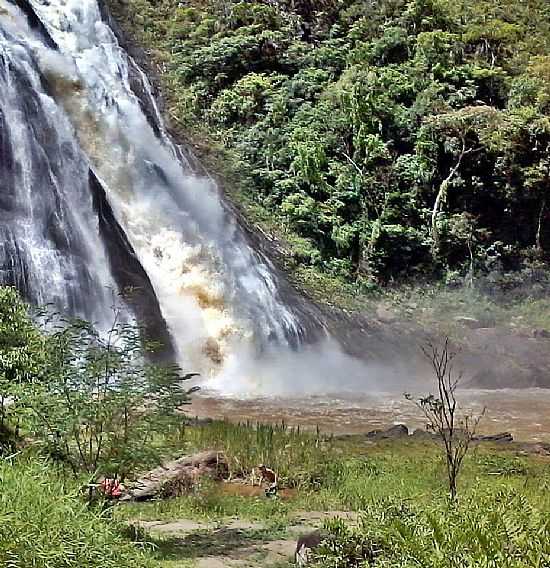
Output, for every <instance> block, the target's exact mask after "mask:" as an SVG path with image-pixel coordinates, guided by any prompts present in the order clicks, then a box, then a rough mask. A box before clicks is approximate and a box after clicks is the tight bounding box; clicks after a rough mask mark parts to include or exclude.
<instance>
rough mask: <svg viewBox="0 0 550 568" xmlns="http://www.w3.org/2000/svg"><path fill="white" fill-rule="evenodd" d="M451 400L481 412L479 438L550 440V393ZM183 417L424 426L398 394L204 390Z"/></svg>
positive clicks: (484, 393)
mask: <svg viewBox="0 0 550 568" xmlns="http://www.w3.org/2000/svg"><path fill="white" fill-rule="evenodd" d="M412 394H413V395H414V394H415V393H414V392H413V393H412ZM457 399H458V400H459V403H460V404H461V407H462V408H463V409H464V411H465V412H468V413H470V412H471V413H480V412H481V411H482V410H483V408H485V409H486V410H485V415H484V417H483V419H482V422H481V423H480V427H479V431H480V432H481V433H483V434H495V433H497V432H504V431H508V432H511V433H512V434H513V436H514V439H516V440H521V441H546V442H550V389H521V390H516V389H505V390H463V391H459V392H458V393H457ZM188 414H189V415H190V416H197V417H199V418H216V419H227V420H229V421H232V422H242V421H247V420H250V421H252V422H264V423H268V422H269V423H274V422H281V421H285V423H287V424H288V425H291V426H297V425H300V426H302V427H305V428H312V429H313V428H316V427H319V429H320V430H321V431H322V432H325V433H334V434H358V433H364V432H368V431H370V430H374V429H377V428H387V427H389V426H391V425H393V424H406V425H407V426H408V427H409V428H410V429H415V428H424V427H425V423H426V421H425V419H423V418H422V414H421V413H420V411H419V410H418V409H417V408H416V407H415V406H414V404H412V403H411V402H408V401H407V400H405V398H404V396H403V394H402V393H399V392H391V393H390V392H385V393H384V392H380V393H371V394H361V395H357V394H345V395H341V396H321V395H312V396H308V397H296V398H292V397H288V398H286V397H261V398H228V397H222V396H220V395H219V394H218V393H215V392H208V391H204V392H202V393H201V394H200V395H199V396H195V398H194V400H193V403H192V404H191V405H190V407H188Z"/></svg>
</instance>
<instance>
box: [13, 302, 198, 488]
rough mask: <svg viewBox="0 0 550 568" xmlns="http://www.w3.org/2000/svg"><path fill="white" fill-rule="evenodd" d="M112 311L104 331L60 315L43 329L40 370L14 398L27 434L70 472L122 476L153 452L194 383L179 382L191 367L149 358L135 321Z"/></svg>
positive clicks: (157, 452) (177, 419) (154, 456)
mask: <svg viewBox="0 0 550 568" xmlns="http://www.w3.org/2000/svg"><path fill="white" fill-rule="evenodd" d="M113 313H114V318H113V323H112V326H111V328H110V329H109V330H108V331H107V332H106V333H105V332H100V331H98V330H97V329H96V328H95V327H94V326H93V325H91V324H89V323H87V322H85V321H81V320H73V321H65V320H62V319H60V320H59V321H58V322H57V324H56V326H55V328H54V329H53V332H51V333H49V335H48V336H47V354H48V357H47V359H46V362H45V365H44V369H43V373H42V376H41V377H40V380H37V381H34V382H33V384H32V385H31V386H30V387H29V388H27V389H25V392H24V393H23V394H24V396H23V397H22V399H21V404H22V405H23V406H24V408H25V410H26V413H27V416H26V419H27V423H28V424H29V428H30V431H31V434H32V436H33V437H34V438H35V439H37V440H40V441H41V442H42V443H43V445H44V446H45V447H46V448H47V450H48V451H49V453H50V454H51V455H52V456H54V457H56V458H58V459H60V460H62V461H63V462H64V463H67V464H68V465H69V466H70V467H71V469H72V470H73V472H75V473H77V472H79V471H85V472H87V473H89V474H90V475H92V476H96V475H99V474H102V475H116V476H118V477H119V478H122V479H123V478H124V477H125V476H126V475H128V474H129V473H130V472H132V471H133V470H134V469H135V468H136V467H137V466H138V465H139V466H140V467H141V466H143V465H144V463H148V462H156V461H158V460H159V458H160V457H161V453H162V451H163V449H164V448H163V447H162V446H161V445H159V440H160V439H161V436H162V435H164V434H166V432H168V431H170V429H171V428H172V427H173V426H179V425H181V422H182V420H183V414H182V410H181V409H182V406H183V405H184V404H186V403H187V402H188V401H189V396H190V394H191V393H192V392H194V391H195V390H196V388H192V389H185V388H183V384H182V382H183V381H185V380H186V379H188V378H191V377H192V376H194V374H193V373H191V374H188V375H184V376H182V374H181V372H180V369H179V368H178V367H176V366H166V365H163V366H161V365H158V364H154V363H149V362H148V361H147V360H146V358H145V355H144V352H143V342H142V334H141V330H140V328H139V327H138V326H136V325H134V324H131V323H127V322H126V321H125V320H124V318H123V315H122V313H121V312H120V310H118V309H115V310H114V312H113ZM50 326H51V323H50Z"/></svg>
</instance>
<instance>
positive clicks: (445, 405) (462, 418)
mask: <svg viewBox="0 0 550 568" xmlns="http://www.w3.org/2000/svg"><path fill="white" fill-rule="evenodd" d="M422 352H423V353H424V355H425V357H426V358H427V359H428V360H429V362H430V365H431V367H432V369H433V372H434V376H435V379H436V383H437V392H438V394H437V395H433V394H429V395H428V396H426V397H424V398H420V399H419V400H415V401H413V398H412V396H411V395H410V394H405V398H406V399H407V400H410V401H413V402H414V403H415V404H416V406H417V407H418V408H419V409H420V410H421V411H422V413H423V414H424V416H425V417H426V419H427V420H428V424H427V427H428V429H429V430H431V431H433V432H435V433H436V434H437V435H438V436H439V438H440V439H441V441H442V442H443V446H444V451H445V461H446V466H447V479H448V482H449V492H450V494H451V499H455V497H456V494H457V480H458V476H459V474H460V471H461V468H462V464H463V461H464V458H465V457H466V454H467V453H468V450H469V449H470V446H471V443H472V440H473V439H474V438H475V434H476V430H477V427H478V425H479V422H480V420H481V418H482V417H483V415H484V413H485V409H484V410H483V412H482V413H481V414H479V415H477V416H471V415H469V414H463V413H460V409H459V407H458V403H457V400H456V389H457V387H458V385H459V383H460V380H461V379H462V374H461V373H457V372H455V370H454V365H453V362H454V359H455V357H456V353H454V352H452V351H451V350H450V346H449V339H448V338H447V339H445V342H444V343H443V345H442V346H437V345H434V344H432V343H428V344H427V345H426V346H424V347H422Z"/></svg>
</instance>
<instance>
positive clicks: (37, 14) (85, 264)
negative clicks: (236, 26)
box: [0, 0, 304, 376]
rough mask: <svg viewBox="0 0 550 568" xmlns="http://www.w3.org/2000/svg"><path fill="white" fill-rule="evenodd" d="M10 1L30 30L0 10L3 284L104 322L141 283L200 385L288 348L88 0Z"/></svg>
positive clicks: (278, 319) (268, 303) (227, 220)
mask: <svg viewBox="0 0 550 568" xmlns="http://www.w3.org/2000/svg"><path fill="white" fill-rule="evenodd" d="M22 2H25V5H26V6H27V7H28V10H26V11H27V12H31V13H32V14H34V16H33V18H32V19H33V20H34V22H30V21H29V20H27V18H26V16H25V15H24V14H23V13H22V12H21V11H20V10H19V9H18V8H16V7H15V6H13V5H12V4H8V3H7V1H6V0H0V215H1V217H2V226H1V227H0V239H1V241H0V279H1V281H2V282H4V283H13V284H15V285H17V286H18V287H19V288H20V289H21V290H22V291H23V292H24V293H25V294H26V295H27V296H28V297H29V298H30V299H31V300H32V301H33V302H37V303H47V302H54V303H56V304H57V305H58V307H60V308H62V309H65V310H67V311H69V312H70V313H74V314H78V315H83V316H85V317H88V318H92V319H94V320H101V319H102V318H104V317H105V313H106V312H107V311H108V308H109V306H110V303H111V302H112V298H111V297H110V293H109V290H113V289H115V288H117V287H118V289H120V287H121V274H122V275H124V274H125V275H126V276H128V274H129V273H131V274H132V275H134V276H135V273H136V272H139V271H140V270H141V271H142V272H143V275H142V276H141V277H140V280H139V281H140V282H142V283H143V285H144V286H145V287H147V286H151V288H152V295H153V297H151V294H149V295H148V296H147V295H146V297H145V299H142V300H141V303H142V304H144V303H145V304H147V305H150V304H154V305H153V310H152V311H153V312H155V309H154V308H155V305H156V302H157V301H158V306H157V307H159V308H160V313H159V314H157V316H156V319H157V324H158V320H159V319H163V320H164V321H165V322H166V325H167V327H168V330H169V332H170V335H171V338H172V342H173V344H174V348H175V350H176V354H177V357H178V359H179V361H180V363H181V364H182V366H184V368H186V369H192V370H200V371H201V372H202V373H204V374H207V375H208V376H215V375H216V374H218V373H220V372H221V370H222V369H223V368H224V367H225V366H227V365H229V366H231V365H232V364H233V365H234V359H235V357H239V356H240V355H242V354H243V353H244V352H246V353H248V354H250V353H254V352H257V351H258V350H261V349H265V348H268V347H269V345H282V346H286V345H289V344H292V343H298V342H299V341H300V338H301V337H302V336H303V334H304V329H303V327H302V325H301V324H300V321H299V318H298V317H297V316H296V315H295V314H294V313H293V311H292V310H291V309H290V308H288V307H287V306H285V303H284V302H283V301H282V299H281V297H280V291H279V283H278V280H277V277H276V276H275V272H274V271H273V269H272V267H271V266H270V264H269V262H268V261H267V260H266V259H265V258H263V257H262V256H260V255H259V254H258V253H256V252H255V251H254V250H253V249H252V247H251V246H249V244H248V243H247V240H246V238H245V236H244V234H243V231H242V229H241V228H240V227H239V225H238V223H237V222H236V221H235V219H234V218H233V217H232V215H231V214H230V213H229V212H228V210H227V209H226V208H225V207H224V204H223V200H222V198H221V196H220V192H219V190H218V188H217V187H216V185H215V184H214V183H213V181H212V180H211V179H209V178H207V177H204V176H201V175H199V174H198V173H197V172H195V171H193V169H192V166H191V164H190V162H189V161H186V160H185V159H183V154H182V152H180V151H179V149H178V148H177V147H176V146H175V145H174V144H173V143H172V141H171V140H170V137H169V136H168V135H167V133H166V129H165V127H164V125H163V123H162V118H161V117H160V114H159V113H158V109H156V107H155V106H154V100H153V99H152V97H151V94H150V93H151V89H150V85H149V84H148V82H147V78H146V77H145V75H144V74H143V73H142V72H141V71H140V70H139V68H138V67H137V65H136V64H135V62H134V61H133V60H131V58H129V56H128V55H127V54H126V53H125V51H124V50H123V49H122V48H121V47H120V46H119V44H118V42H117V39H116V37H115V35H114V33H113V32H112V30H111V29H110V28H109V26H108V25H107V23H106V22H104V21H103V20H102V17H101V14H100V10H99V7H98V5H97V3H96V0H21V2H19V3H22ZM37 23H38V24H39V25H38V26H37ZM31 24H32V27H31ZM130 70H137V73H138V76H139V80H140V81H141V83H142V88H143V92H145V93H148V96H149V97H151V103H152V105H153V106H152V108H153V109H154V113H155V116H154V117H153V118H154V120H151V117H147V116H146V114H145V113H144V110H143V108H142V105H140V101H139V100H138V98H137V97H136V95H135V94H134V92H133V91H132V87H131V78H130ZM148 118H149V120H148ZM98 200H99V201H101V202H102V203H103V206H100V205H98ZM105 211H106V212H107V214H105ZM102 212H103V213H102ZM113 234H117V235H118V237H119V238H118V243H114V242H113ZM123 249H125V251H126V254H125V255H124V251H123ZM123 257H124V258H126V257H128V258H131V259H132V264H131V265H130V264H129V261H128V258H126V260H125V259H124V258H123ZM121 263H125V265H128V266H129V268H127V269H125V270H123V269H121V267H120V264H121ZM130 280H131V279H130ZM137 303H138V304H139V303H140V302H137ZM145 311H147V309H146V310H145ZM149 311H150V310H149ZM138 316H139V314H138ZM157 328H158V325H157ZM232 361H233V363H232Z"/></svg>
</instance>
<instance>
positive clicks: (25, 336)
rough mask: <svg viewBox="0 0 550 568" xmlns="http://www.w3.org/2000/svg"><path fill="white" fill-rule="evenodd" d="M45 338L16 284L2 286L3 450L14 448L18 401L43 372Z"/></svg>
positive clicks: (0, 426)
mask: <svg viewBox="0 0 550 568" xmlns="http://www.w3.org/2000/svg"><path fill="white" fill-rule="evenodd" d="M44 357H45V343H44V338H43V336H42V335H41V334H40V332H39V331H38V329H37V328H36V326H35V325H34V324H33V322H32V320H31V317H30V315H29V312H28V308H27V306H26V305H25V304H24V303H23V302H22V301H21V299H20V298H19V294H18V293H17V291H16V290H15V289H13V288H7V287H0V454H1V453H2V450H7V451H10V450H13V449H14V439H13V435H12V433H11V432H10V428H17V419H16V414H17V409H18V406H17V401H18V400H19V398H20V397H21V395H22V393H23V392H24V389H25V388H27V387H26V385H27V384H28V383H30V382H31V381H32V380H34V379H36V378H37V377H39V376H40V375H41V372H42V366H43V363H44Z"/></svg>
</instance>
